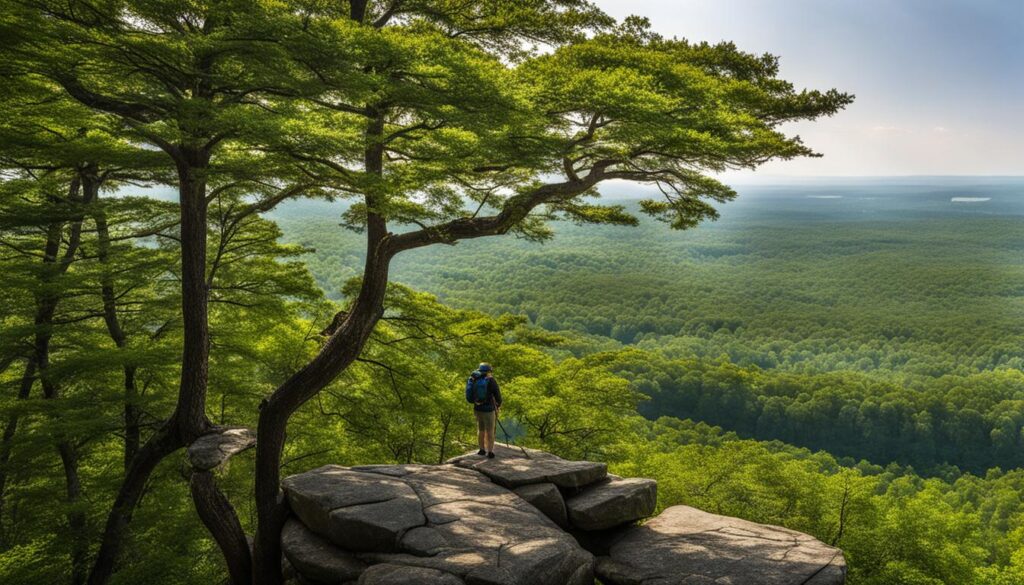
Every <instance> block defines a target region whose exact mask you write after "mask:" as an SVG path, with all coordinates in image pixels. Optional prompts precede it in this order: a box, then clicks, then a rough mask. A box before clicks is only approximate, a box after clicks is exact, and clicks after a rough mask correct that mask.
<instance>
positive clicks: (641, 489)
mask: <svg viewBox="0 0 1024 585" xmlns="http://www.w3.org/2000/svg"><path fill="white" fill-rule="evenodd" d="M657 502H658V482H656V481H654V480H653V479H644V478H639V477H633V478H627V479H624V478H621V477H611V478H609V479H608V480H607V481H604V482H602V483H598V484H594V485H591V486H588V487H587V488H585V489H584V490H583V491H582V492H580V493H579V494H577V495H575V496H572V497H571V498H568V499H567V500H566V502H565V507H566V509H567V510H568V513H569V521H570V522H571V523H572V525H573V526H574V527H576V528H579V529H581V530H605V529H607V528H612V527H614V526H618V525H620V524H625V523H627V522H635V521H637V520H639V519H641V518H646V517H647V516H650V515H651V514H653V513H654V508H655V505H656V504H657Z"/></svg>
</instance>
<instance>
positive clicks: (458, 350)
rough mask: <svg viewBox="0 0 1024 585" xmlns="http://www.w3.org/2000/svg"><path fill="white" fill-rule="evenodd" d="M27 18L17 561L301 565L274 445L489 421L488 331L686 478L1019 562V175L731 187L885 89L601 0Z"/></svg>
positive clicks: (759, 506)
mask: <svg viewBox="0 0 1024 585" xmlns="http://www.w3.org/2000/svg"><path fill="white" fill-rule="evenodd" d="M0 15H2V16H0V36H2V37H3V38H4V39H5V42H4V44H3V46H0V57H2V59H0V69H2V71H3V73H4V76H5V81H6V83H5V84H3V86H2V87H0V107H2V109H0V112H2V117H0V268H2V270H3V275H4V278H3V282H2V286H0V309H2V312H0V424H2V428H3V431H2V434H0V581H2V582H4V583H17V584H21V583H26V584H36V583H40V584H42V583H47V584H49V583H71V584H73V585H78V584H80V583H89V584H90V585H106V584H108V583H111V584H134V583H182V584H186V583H189V584H191V583H195V584H199V583H204V584H205V583H230V584H232V585H253V584H255V585H278V584H280V583H282V582H283V581H284V571H283V566H282V560H281V559H282V555H281V530H282V527H283V526H284V522H285V521H286V519H287V518H288V515H289V510H288V506H287V503H286V501H285V500H284V498H283V496H282V492H281V478H282V477H284V476H286V475H290V474H292V473H298V472H302V471H305V470H308V469H311V468H314V467H317V466H319V465H323V464H325V463H339V464H358V463H368V462H373V463H387V462H424V463H437V462H442V461H445V460H446V459H447V458H449V457H451V456H453V455H456V454H459V453H462V452H464V451H465V450H467V448H470V447H472V446H473V445H474V436H473V435H474V431H475V429H474V427H473V420H472V418H471V417H470V416H469V413H468V411H467V409H468V406H467V404H466V402H465V400H464V397H463V393H462V384H463V381H464V379H465V376H466V374H467V373H468V372H469V371H471V370H472V369H473V368H474V367H475V366H476V364H478V363H479V361H480V360H482V359H486V360H488V361H490V362H492V363H494V364H495V365H496V367H497V370H498V375H499V377H500V379H501V381H502V385H503V386H502V387H503V389H504V393H505V396H506V401H507V402H506V407H505V409H504V411H505V412H504V416H505V417H506V426H507V428H508V429H509V430H510V431H511V432H512V433H513V434H514V435H515V437H514V438H515V440H516V441H517V442H519V443H520V444H526V445H530V446H535V447H538V448H543V449H547V450H549V451H552V452H554V453H557V454H559V455H562V456H564V457H568V458H592V459H601V460H604V461H607V462H608V464H609V466H610V468H611V469H612V470H613V471H615V472H617V473H620V474H624V475H644V476H648V477H652V478H655V479H657V480H658V481H659V493H660V497H659V502H658V505H659V507H662V508H664V507H666V506H670V505H673V504H677V503H688V504H693V505H696V506H698V507H702V508H705V509H708V510H711V511H715V512H722V513H726V514H732V515H736V516H741V517H744V518H749V519H753V520H757V521H763V522H771V523H776V524H781V525H785V526H789V527H792V528H795V529H798V530H803V531H806V532H808V533H810V534H812V535H814V536H816V537H818V538H819V539H821V540H823V541H824V542H826V543H830V544H833V545H836V546H839V547H841V548H842V549H843V550H844V551H845V553H846V555H847V559H848V562H849V571H850V573H849V581H850V582H851V583H853V584H861V585H889V584H893V583H906V584H920V585H937V584H940V583H982V584H986V585H1008V584H1013V583H1022V582H1024V553H1022V551H1024V510H1021V498H1020V490H1021V489H1022V488H1024V485H1021V484H1022V482H1024V476H1021V473H1020V471H1019V470H1018V469H1015V468H1016V467H1017V466H1018V465H1019V457H1020V456H1019V455H1018V453H1019V452H1020V446H1021V433H1020V430H1021V422H1022V419H1024V416H1022V414H1021V406H1022V404H1024V403H1022V400H1024V396H1021V395H1020V394H1019V391H1018V387H1019V386H1020V382H1021V380H1020V378H1019V377H1020V374H1019V372H1018V370H1019V367H1020V366H1021V364H1022V361H1021V360H1022V357H1024V353H1022V350H1021V344H1020V341H1021V332H1020V327H1021V325H1020V320H1019V319H1018V318H1017V317H1019V316H1020V310H1019V306H1018V305H1019V300H1018V299H1019V295H1018V292H1019V290H1020V287H1021V283H1020V282H1019V280H1020V278H1019V277H1020V264H1019V260H1018V259H1017V258H1016V254H1017V252H1018V250H1019V249H1020V248H1021V241H1020V235H1021V232H1020V230H1019V228H1018V227H1016V226H1015V225H1014V222H1013V217H1010V216H1012V215H1014V214H1015V213H1016V212H1015V211H1013V209H1012V206H1013V202H1012V201H1009V199H1008V197H1009V196H1010V195H1013V194H1019V184H1016V183H1012V182H1010V183H1004V182H999V181H995V182H980V183H978V184H974V183H967V184H961V185H955V186H953V187H950V186H949V185H947V186H944V187H935V186H928V185H925V186H910V187H908V186H906V185H903V186H896V187H894V186H892V185H885V184H876V185H868V186H865V185H853V186H850V185H847V186H845V187H843V188H840V187H828V188H821V187H816V188H815V189H814V190H813V191H812V192H809V191H807V190H806V189H802V188H798V187H780V188H776V189H767V190H763V192H761V193H760V194H758V193H750V195H751V196H750V197H748V196H747V195H748V194H747V193H744V194H743V196H741V197H739V199H738V200H736V199H737V193H736V191H735V190H734V189H733V188H731V187H730V186H728V185H726V184H724V183H723V182H721V181H720V180H718V179H716V178H714V177H715V176H718V173H721V172H723V171H728V170H741V169H746V170H751V169H755V168H757V167H758V166H760V165H762V164H763V163H766V162H769V161H772V160H788V159H793V158H798V157H811V156H816V155H817V154H818V153H816V152H815V150H814V149H813V148H812V146H811V145H807V144H804V143H803V142H802V141H801V139H800V138H799V137H797V136H794V135H790V134H788V133H787V130H786V128H790V126H787V125H788V124H790V123H793V122H807V121H814V120H816V119H819V118H821V117H824V116H832V115H836V114H839V113H840V112H841V111H842V110H843V109H844V108H845V107H846V106H848V105H849V104H851V103H852V101H853V96H852V95H851V94H849V93H845V92H843V91H839V90H836V89H822V90H815V89H807V90H804V89H800V88H797V87H795V86H794V85H793V84H791V83H790V82H788V81H786V80H785V79H783V78H781V77H780V65H779V59H778V58H776V57H775V56H773V55H771V54H754V53H749V52H744V51H743V50H741V49H740V48H738V47H737V46H735V45H734V44H732V43H728V42H722V43H718V44H708V43H691V42H689V41H687V40H685V39H679V38H667V37H663V36H661V35H659V34H657V33H655V32H654V31H653V30H652V28H651V26H650V23H649V22H648V21H647V20H646V19H644V18H642V17H630V18H627V19H625V20H624V21H622V22H617V21H615V20H614V19H612V18H611V17H609V16H607V15H606V14H604V13H603V12H602V11H601V10H600V9H599V8H598V7H596V6H595V5H593V4H591V3H589V2H586V1H583V0H525V1H522V2H518V1H517V2H507V1H505V0H476V1H474V2H458V1H456V2H452V1H449V0H415V1H413V0H408V1H403V0H393V1H383V0H381V1H373V0H370V1H367V0H351V1H342V2H337V3H321V2H304V1H290V0H283V1H275V2H265V1H261V0H231V1H226V2H192V1H176V0H169V1H165V0H110V1H107V0H103V1H92V0H85V1H79V0H73V1H65V0H60V1H57V0H54V1H51V0H32V1H27V0H3V1H2V2H0ZM624 184H629V185H632V187H629V189H626V190H625V191H622V185H624ZM609 185H611V186H612V187H610V188H608V186H609ZM894 189H895V191H898V192H894V191H893V190H894ZM951 189H952V190H951ZM602 191H604V192H605V194H606V195H608V197H606V198H604V199H597V198H595V196H596V195H597V194H598V193H599V192H602ZM961 191H964V193H961ZM979 193H983V194H984V197H988V198H989V200H990V202H989V204H988V206H987V207H986V206H984V205H978V206H975V207H971V208H968V207H963V206H959V204H953V202H952V201H950V198H951V197H954V196H959V195H964V194H966V195H968V196H976V195H977V194H979ZM637 194H640V195H641V196H642V197H643V199H640V200H636V199H629V200H628V201H625V202H619V201H618V199H617V197H621V196H629V197H633V196H634V195H637ZM854 195H857V197H854ZM821 197H825V198H821ZM854 199H863V201H860V202H859V203H858V201H854ZM734 200H735V201H734ZM871 201H874V203H870V202H871ZM1008 201H1009V202H1008ZM865 202H869V203H866V206H865V205H861V204H863V203H865ZM1007 205H1009V206H1010V208H1007V207H1006V206H1007ZM719 214H721V215H722V217H721V221H720V222H717V223H715V222H712V221H711V220H713V219H715V218H717V217H718V216H719ZM497 236H503V237H497ZM238 437H241V438H242V441H241V442H240V443H241V447H244V448H241V447H239V449H235V447H236V446H238V445H239V443H237V442H229V441H238ZM200 443H203V444H210V443H212V444H214V445H215V446H217V447H218V449H217V451H218V452H220V453H221V454H222V455H224V456H223V458H221V459H218V460H217V461H216V462H215V463H216V464H215V465H214V466H213V467H210V466H208V465H201V464H200V462H197V460H196V458H194V457H193V456H192V454H191V452H190V451H191V449H192V448H194V447H195V446H196V445H197V444H200ZM220 447H224V449H221V448H220Z"/></svg>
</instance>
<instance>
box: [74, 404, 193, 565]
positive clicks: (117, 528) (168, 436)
mask: <svg viewBox="0 0 1024 585" xmlns="http://www.w3.org/2000/svg"><path fill="white" fill-rule="evenodd" d="M182 446H183V445H182V443H181V439H180V438H179V437H178V434H177V426H176V425H175V424H174V421H173V420H168V421H166V422H165V423H164V425H163V426H161V427H160V429H159V430H157V431H156V433H154V434H153V435H152V436H150V437H149V439H148V440H147V441H146V443H145V444H144V445H143V446H142V447H141V448H140V449H139V451H138V453H137V454H136V455H135V458H134V459H132V463H131V466H130V467H129V468H128V472H127V473H126V474H125V476H124V483H122V484H121V489H120V490H119V491H118V493H117V498H116V499H115V500H114V505H113V506H112V507H111V508H110V513H109V514H108V515H107V523H106V526H105V527H104V529H103V538H102V540H101V541H100V548H99V551H98V552H97V553H96V560H95V561H94V562H93V567H92V571H91V572H90V573H89V580H88V583H89V585H103V584H104V583H106V582H107V580H108V579H109V578H110V575H111V573H113V571H114V564H115V563H116V561H117V557H118V554H119V553H120V551H121V543H122V542H123V540H124V537H125V535H126V533H127V531H128V523H129V522H131V519H132V514H133V513H134V512H135V508H136V506H138V504H139V500H140V499H141V498H142V492H143V489H144V488H145V486H146V482H147V481H148V480H149V476H150V475H151V474H152V473H153V470H154V469H155V468H156V466H157V464H159V463H160V461H162V460H163V459H164V457H167V456H168V455H170V454H171V453H174V452H175V451H177V450H178V449H180V448H181V447H182Z"/></svg>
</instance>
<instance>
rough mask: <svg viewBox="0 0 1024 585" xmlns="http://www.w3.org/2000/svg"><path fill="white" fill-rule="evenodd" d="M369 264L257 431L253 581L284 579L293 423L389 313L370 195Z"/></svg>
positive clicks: (383, 252)
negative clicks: (337, 318) (288, 440)
mask: <svg viewBox="0 0 1024 585" xmlns="http://www.w3.org/2000/svg"><path fill="white" fill-rule="evenodd" d="M383 127H384V117H383V115H379V116H377V117H376V118H375V119H374V120H372V121H371V122H370V124H369V125H368V128H367V131H366V137H367V141H366V142H367V148H366V153H365V167H366V170H367V172H368V173H370V174H376V175H380V174H381V171H382V169H383V154H384V148H383V144H382V143H381V142H380V137H381V135H382V130H383ZM366 202H367V209H368V212H367V222H366V223H367V226H366V227H367V229H366V265H365V267H364V271H363V282H362V286H361V287H360V290H359V295H358V296H357V297H356V300H355V302H354V303H353V305H352V308H351V309H350V310H349V311H348V315H347V316H346V317H345V319H344V321H342V323H341V325H340V326H339V327H338V328H337V330H336V331H335V332H334V333H333V334H331V336H330V337H329V338H328V339H327V342H326V343H325V344H324V347H323V348H321V350H320V352H319V353H318V354H317V355H316V357H315V358H313V360H312V361H310V362H309V363H308V364H306V366H305V367H303V368H302V369H301V370H299V371H298V372H296V373H295V374H294V375H292V376H291V377H290V378H289V379H288V380H286V381H285V382H284V384H282V385H281V386H280V387H278V388H277V389H276V390H275V391H274V393H273V394H271V395H270V398H268V399H267V400H266V401H265V402H264V403H263V405H262V408H261V409H260V416H259V426H258V427H257V430H256V516H257V529H256V543H255V550H254V551H253V563H254V569H253V578H254V583H256V584H258V585H279V584H280V583H281V582H282V576H281V529H282V528H283V526H284V521H285V520H286V519H287V517H288V508H287V506H286V504H285V501H284V498H283V497H282V494H281V456H282V454H283V452H284V441H285V432H286V430H287V427H288V419H289V418H291V416H292V414H293V413H294V412H295V411H296V410H298V408H299V407H301V406H302V405H303V404H305V402H306V401H307V400H309V399H310V398H312V397H314V396H316V394H317V393H318V392H320V391H321V390H323V388H324V387H325V386H327V385H328V384H330V383H331V381H333V380H334V379H335V378H336V377H337V376H338V374H340V373H341V372H343V371H344V370H345V368H347V367H348V366H349V365H350V364H351V363H352V362H354V361H355V360H356V358H358V357H359V354H360V353H361V352H362V350H363V346H365V345H366V341H367V339H369V337H370V333H371V332H372V331H373V328H374V327H375V326H376V325H377V321H379V320H380V317H381V315H382V314H383V312H384V295H385V292H386V291H387V284H388V268H389V265H390V262H391V258H392V256H393V253H392V249H391V246H390V245H389V240H388V238H389V236H390V234H388V231H387V224H386V222H385V220H384V218H383V217H382V216H381V215H379V214H378V213H377V210H376V208H375V205H374V203H375V198H374V196H373V195H372V194H367V195H366Z"/></svg>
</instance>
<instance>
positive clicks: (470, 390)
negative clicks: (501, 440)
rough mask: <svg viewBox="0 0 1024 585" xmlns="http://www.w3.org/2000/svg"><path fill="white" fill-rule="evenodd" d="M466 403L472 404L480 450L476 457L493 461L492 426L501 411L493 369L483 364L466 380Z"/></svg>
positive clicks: (498, 391) (489, 365)
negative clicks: (483, 457)
mask: <svg viewBox="0 0 1024 585" xmlns="http://www.w3.org/2000/svg"><path fill="white" fill-rule="evenodd" d="M466 401H467V402H472V403H473V414H474V415H475V416H476V435H477V443H478V444H479V446H480V450H479V451H477V452H476V453H477V455H486V456H487V457H488V459H494V426H495V423H496V422H497V420H498V413H499V412H500V411H501V389H500V388H498V381H497V380H495V379H494V368H492V367H491V364H488V363H487V362H484V363H482V364H480V365H479V366H478V367H477V369H476V371H475V372H473V373H472V374H471V375H470V376H469V380H466Z"/></svg>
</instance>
